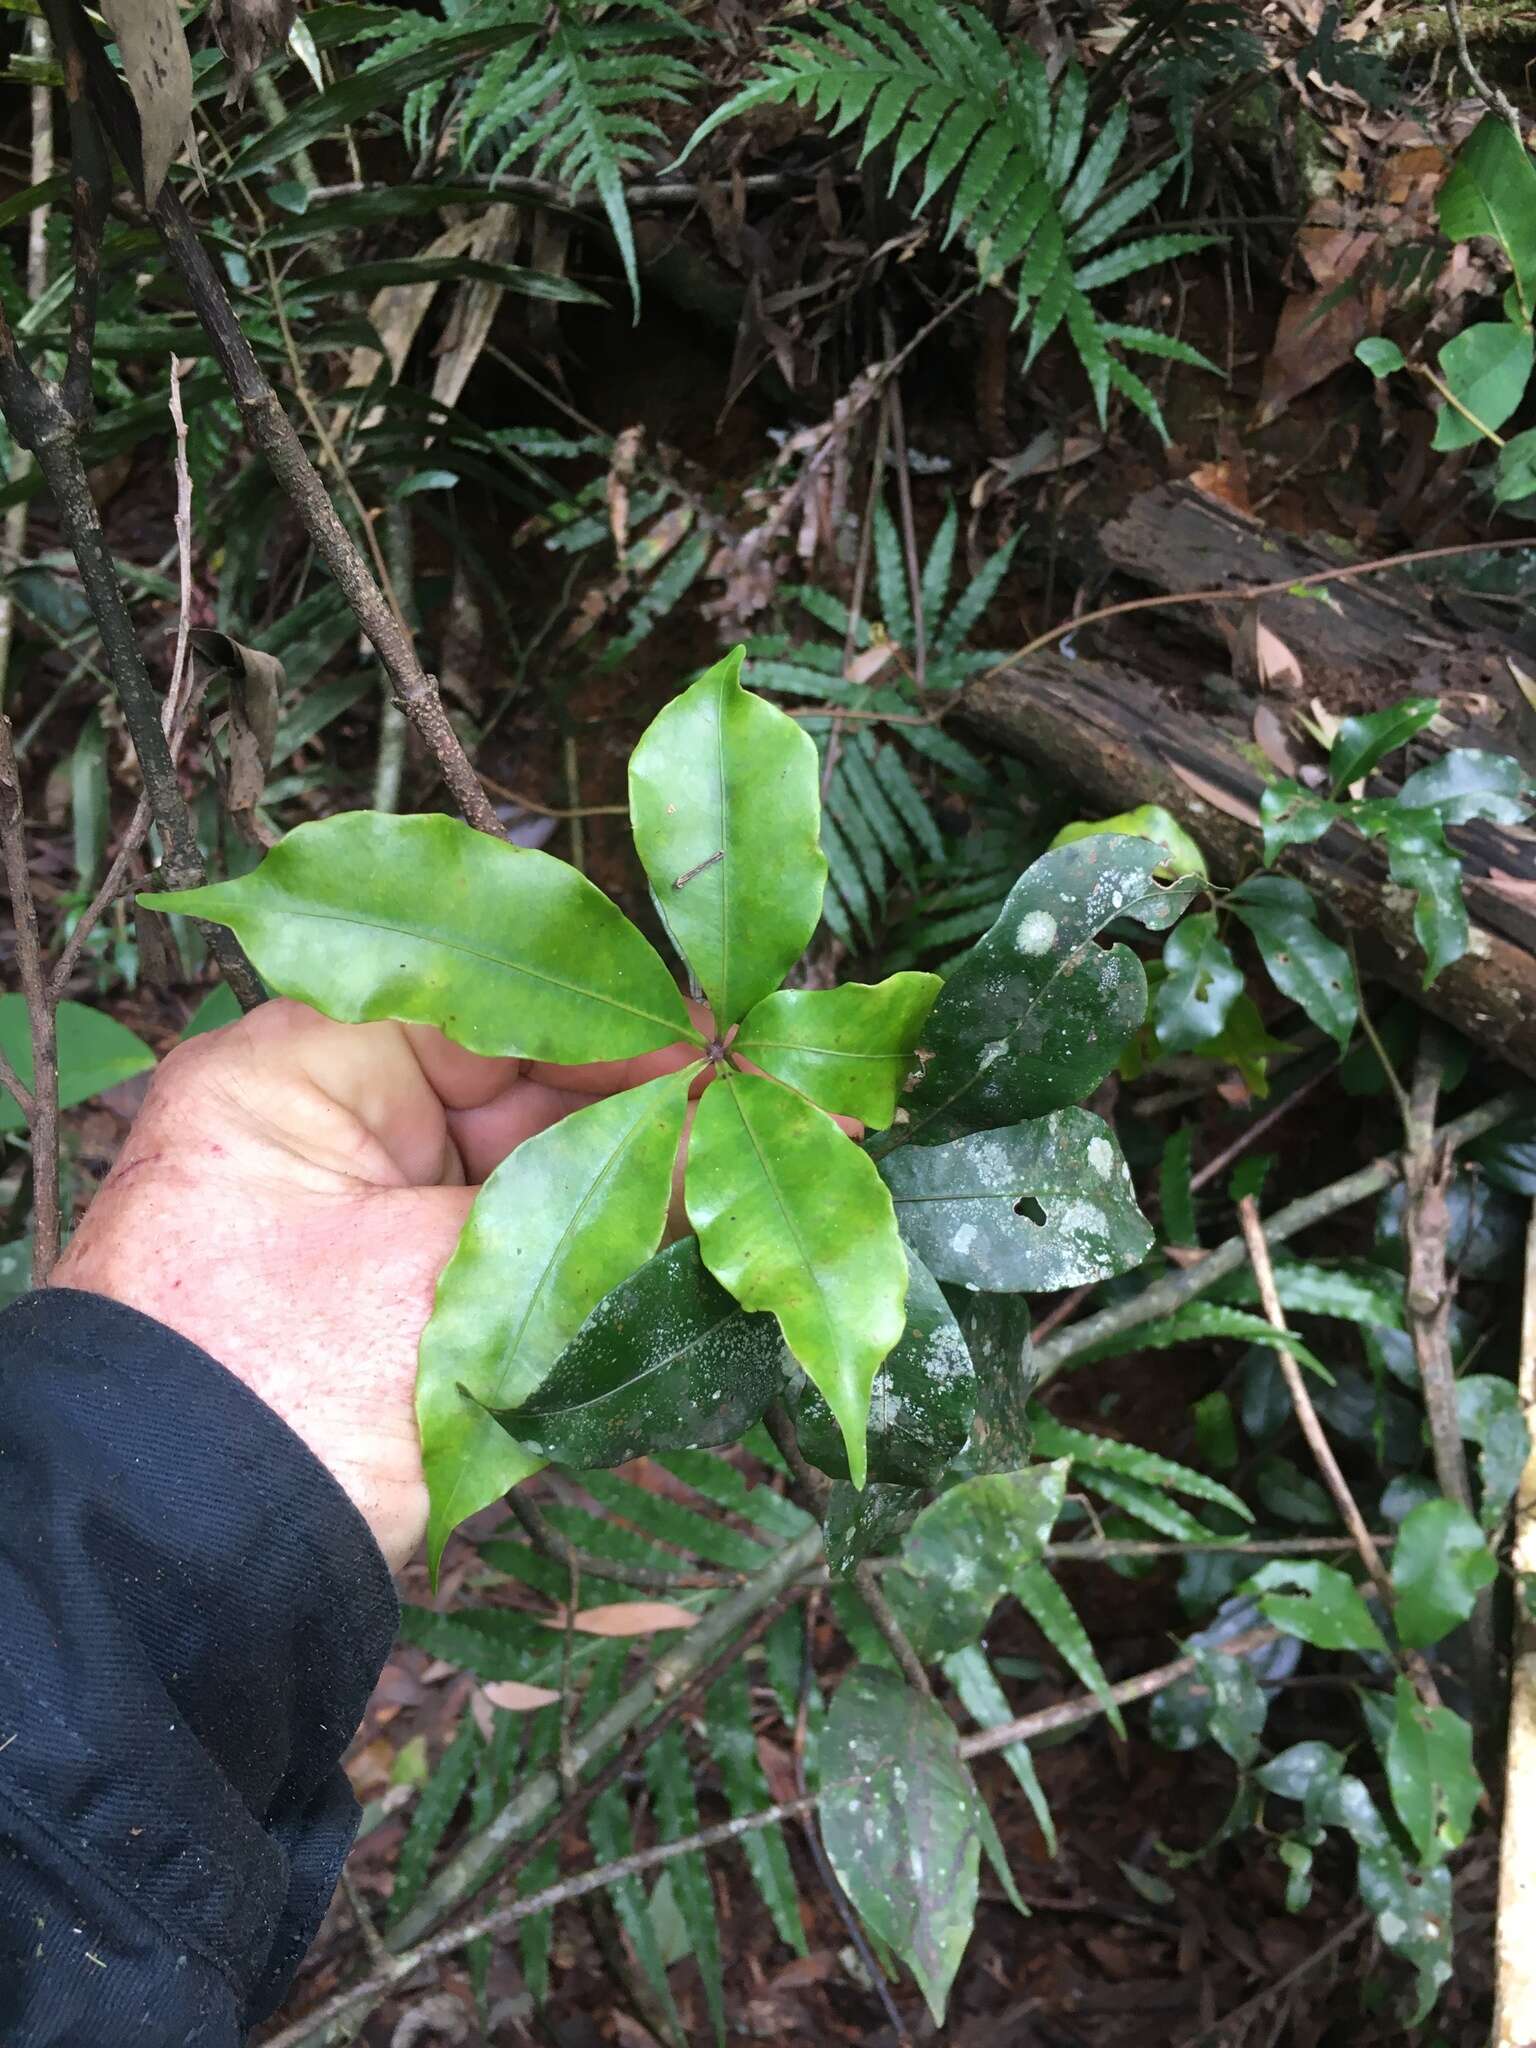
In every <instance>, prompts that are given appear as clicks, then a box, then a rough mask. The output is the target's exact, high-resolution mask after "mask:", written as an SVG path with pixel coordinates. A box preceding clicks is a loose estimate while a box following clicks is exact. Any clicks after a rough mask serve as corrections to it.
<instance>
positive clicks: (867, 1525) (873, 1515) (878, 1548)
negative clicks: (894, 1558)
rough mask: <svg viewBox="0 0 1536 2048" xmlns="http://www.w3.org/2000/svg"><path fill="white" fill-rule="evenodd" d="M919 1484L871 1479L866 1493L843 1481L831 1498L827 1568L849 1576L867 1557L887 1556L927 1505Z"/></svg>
mask: <svg viewBox="0 0 1536 2048" xmlns="http://www.w3.org/2000/svg"><path fill="white" fill-rule="evenodd" d="M923 1493H924V1489H923V1488H922V1487H919V1486H882V1485H881V1484H880V1483H879V1481H878V1480H871V1481H870V1483H869V1484H868V1485H867V1486H866V1487H865V1488H864V1489H863V1490H862V1492H861V1491H860V1490H859V1489H858V1488H856V1487H853V1486H850V1485H849V1484H848V1482H847V1481H846V1480H839V1481H838V1482H837V1483H836V1484H835V1485H834V1486H833V1488H832V1492H831V1494H830V1496H829V1497H828V1500H827V1523H826V1534H827V1569H828V1570H829V1571H830V1572H831V1573H832V1574H833V1575H834V1577H837V1578H847V1577H848V1576H849V1575H850V1574H851V1573H852V1571H853V1568H854V1566H855V1565H856V1564H862V1563H863V1561H864V1559H865V1558H866V1557H885V1556H887V1555H888V1554H889V1553H890V1552H891V1551H893V1550H894V1549H895V1548H896V1545H897V1543H898V1542H899V1541H900V1539H901V1537H902V1536H903V1535H905V1533H906V1531H907V1530H908V1529H909V1528H910V1527H911V1526H912V1518H913V1516H914V1515H915V1514H916V1513H917V1511H918V1509H919V1508H920V1507H921V1506H922V1504H923Z"/></svg>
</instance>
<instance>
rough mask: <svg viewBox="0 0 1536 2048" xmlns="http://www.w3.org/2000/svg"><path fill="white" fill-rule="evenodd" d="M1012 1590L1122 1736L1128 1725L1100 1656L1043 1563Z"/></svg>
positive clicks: (1117, 1732) (1037, 1565) (1035, 1566)
mask: <svg viewBox="0 0 1536 2048" xmlns="http://www.w3.org/2000/svg"><path fill="white" fill-rule="evenodd" d="M1013 1590H1014V1594H1015V1597H1016V1598H1017V1600H1018V1602H1019V1604H1020V1606H1021V1607H1022V1608H1023V1609H1024V1611H1025V1612H1026V1614H1029V1615H1030V1616H1032V1617H1033V1620H1034V1623H1035V1626H1036V1627H1037V1628H1038V1629H1039V1631H1040V1633H1041V1634H1042V1635H1043V1636H1044V1637H1045V1639H1046V1641H1047V1642H1048V1643H1050V1644H1051V1645H1052V1647H1053V1648H1054V1649H1056V1650H1057V1651H1058V1652H1059V1654H1060V1655H1061V1657H1062V1658H1063V1659H1064V1660H1065V1662H1066V1664H1067V1666H1068V1668H1069V1669H1070V1670H1071V1671H1072V1672H1073V1674H1074V1675H1075V1676H1076V1677H1077V1678H1078V1679H1079V1680H1080V1681H1081V1682H1082V1683H1083V1684H1084V1685H1085V1686H1086V1687H1087V1688H1088V1690H1089V1692H1091V1693H1093V1694H1094V1696H1095V1697H1096V1698H1097V1699H1098V1701H1099V1704H1100V1705H1101V1706H1102V1707H1103V1709H1104V1713H1105V1717H1106V1719H1107V1720H1108V1722H1109V1725H1110V1727H1111V1728H1113V1729H1114V1731H1115V1733H1116V1734H1117V1735H1120V1736H1123V1735H1124V1734H1125V1722H1124V1719H1123V1718H1122V1716H1121V1713H1120V1709H1119V1707H1118V1706H1116V1704H1115V1701H1114V1696H1113V1694H1112V1693H1111V1692H1110V1689H1109V1680H1108V1679H1107V1678H1106V1677H1105V1676H1104V1667H1103V1665H1102V1664H1100V1662H1099V1659H1098V1653H1097V1652H1096V1651H1095V1649H1094V1647H1093V1644H1092V1643H1091V1642H1090V1641H1089V1638H1088V1631H1087V1629H1085V1628H1084V1627H1083V1624H1082V1623H1081V1622H1080V1621H1079V1620H1078V1618H1077V1612H1076V1610H1075V1609H1074V1607H1073V1605H1072V1603H1071V1601H1070V1600H1069V1599H1068V1598H1067V1596H1066V1594H1065V1593H1063V1592H1062V1590H1061V1588H1060V1586H1058V1585H1057V1583H1056V1581H1055V1580H1054V1579H1053V1578H1052V1577H1051V1574H1050V1572H1049V1571H1048V1570H1047V1568H1046V1567H1045V1566H1044V1565H1043V1564H1032V1565H1030V1566H1029V1568H1028V1570H1026V1571H1023V1572H1021V1573H1020V1574H1019V1576H1018V1578H1017V1579H1016V1580H1015V1581H1014V1587H1013Z"/></svg>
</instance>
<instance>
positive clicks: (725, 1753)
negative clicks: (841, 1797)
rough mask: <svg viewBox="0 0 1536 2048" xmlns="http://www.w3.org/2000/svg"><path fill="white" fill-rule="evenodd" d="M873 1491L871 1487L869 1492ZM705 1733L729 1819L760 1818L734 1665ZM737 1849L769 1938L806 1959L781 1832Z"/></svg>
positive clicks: (744, 1700) (757, 1779)
mask: <svg viewBox="0 0 1536 2048" xmlns="http://www.w3.org/2000/svg"><path fill="white" fill-rule="evenodd" d="M874 1491H875V1489H874V1488H873V1487H871V1488H870V1489H869V1492H871V1493H873V1492H874ZM866 1497H867V1496H866ZM704 1730H705V1735H706V1737H707V1739H708V1742H709V1748H710V1753H711V1755H712V1756H713V1757H714V1759H715V1763H716V1765H717V1767H718V1769H719V1772H720V1787H721V1790H722V1791H723V1792H724V1794H725V1798H726V1804H727V1805H728V1806H729V1807H730V1810H731V1817H732V1819H734V1820H745V1819H746V1817H747V1816H748V1814H755V1813H761V1812H762V1810H763V1808H764V1807H765V1806H769V1805H771V1804H772V1803H773V1794H772V1793H771V1791H770V1790H769V1787H768V1780H767V1778H766V1777H765V1775H764V1773H763V1766H762V1763H761V1762H760V1760H759V1758H758V1754H757V1730H756V1726H755V1724H754V1720H753V1706H752V1695H751V1693H750V1691H749V1690H748V1687H747V1675H746V1671H745V1669H744V1668H743V1665H742V1663H741V1661H740V1660H739V1659H733V1660H732V1661H731V1662H730V1663H728V1664H727V1666H726V1668H725V1670H724V1671H723V1672H722V1673H721V1674H720V1676H719V1678H717V1679H716V1680H715V1683H714V1684H713V1685H712V1686H711V1687H710V1689H709V1694H708V1697H707V1699H706V1702H705V1712H704ZM741 1849H742V1854H743V1855H744V1856H745V1857H746V1859H747V1868H748V1869H749V1870H750V1871H751V1873H752V1876H753V1878H754V1880H755V1882H756V1884H757V1889H758V1891H759V1892H760V1893H761V1894H762V1899H763V1903H764V1905H765V1906H766V1907H767V1908H768V1911H769V1913H770V1914H771V1915H772V1918H773V1927H774V1932H775V1933H776V1934H777V1935H778V1937H779V1939H780V1941H782V1942H783V1944H784V1946H785V1947H786V1948H789V1949H793V1950H794V1952H795V1954H796V1955H799V1956H803V1955H805V1954H806V1953H807V1952H808V1951H807V1945H806V1939H805V1929H804V1928H803V1927H802V1925H801V1924H800V1901H799V1896H798V1894H797V1892H796V1889H795V1873H794V1870H793V1869H792V1867H791V1865H790V1861H789V1850H788V1849H787V1848H786V1846H785V1842H784V1835H783V1831H782V1830H781V1829H779V1828H776V1827H773V1828H754V1829H751V1830H749V1832H748V1833H746V1834H744V1835H743V1836H742V1838H741Z"/></svg>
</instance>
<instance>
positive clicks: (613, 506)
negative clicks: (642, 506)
mask: <svg viewBox="0 0 1536 2048" xmlns="http://www.w3.org/2000/svg"><path fill="white" fill-rule="evenodd" d="M644 439H645V429H644V427H626V428H625V429H624V431H623V433H621V434H620V435H619V436H618V438H617V439H616V440H615V442H614V444H613V459H612V461H611V462H610V463H609V465H608V483H607V491H606V495H607V499H608V530H609V532H610V533H612V535H613V552H614V553H615V554H616V555H617V556H618V558H619V561H620V563H621V564H622V563H623V560H624V556H625V554H626V553H627V551H628V548H629V486H630V483H631V481H632V479H633V477H634V474H635V464H636V462H637V461H638V460H639V456H640V444H641V443H642V442H643V441H644Z"/></svg>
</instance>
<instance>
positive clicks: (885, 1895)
mask: <svg viewBox="0 0 1536 2048" xmlns="http://www.w3.org/2000/svg"><path fill="white" fill-rule="evenodd" d="M820 1765H821V1775H822V1780H823V1783H824V1784H825V1786H826V1790H825V1791H824V1792H823V1793H822V1795H821V1802H820V1815H821V1828H822V1837H823V1840H824V1841H825V1844H826V1850H827V1856H828V1858H829V1860H830V1862H831V1864H832V1868H833V1869H834V1870H835V1871H836V1873H837V1878H838V1882H839V1883H840V1884H841V1885H842V1887H843V1889H844V1891H845V1892H846V1893H847V1894H848V1897H849V1899H850V1900H851V1901H852V1903H853V1905H854V1907H855V1909H856V1910H857V1912H858V1914H859V1916H860V1918H861V1919H862V1920H864V1921H865V1922H867V1924H868V1925H869V1927H870V1928H871V1930H872V1931H873V1932H874V1933H875V1934H876V1935H877V1936H878V1937H879V1939H880V1940H881V1941H883V1942H884V1943H886V1944H887V1945H888V1946H889V1947H890V1948H892V1949H893V1950H894V1951H895V1952H896V1954H897V1955H898V1956H899V1957H900V1958H901V1960H902V1961H903V1962H904V1963H906V1964H907V1966H908V1967H909V1968H910V1969H911V1971H912V1974H913V1975H914V1976H915V1977H916V1978H917V1981H918V1983H919V1984H920V1985H921V1986H922V1990H923V1995H924V1997H925V1998H926V1999H927V2001H928V2007H929V2010H930V2011H931V2012H932V2014H933V2017H934V2020H935V2022H936V2023H937V2024H939V2025H942V2024H943V2020H944V2009H945V2006H946V2004H947V2002H948V1999H949V1988H950V1985H951V1984H952V1983H953V1982H954V1979H955V1972H956V1971H957V1970H958V1969H959V1967H960V1959H961V1957H962V1956H963V1955H964V1953H965V1945H966V1943H967V1942H968V1941H969V1939H970V1934H971V1924H972V1921H973V1920H974V1918H975V1914H976V1890H977V1878H976V1873H977V1865H978V1861H979V1854H980V1821H979V1814H980V1810H981V1802H980V1799H979V1797H978V1795H977V1792H976V1787H975V1786H974V1785H973V1784H972V1782H971V1775H970V1773H969V1771H967V1769H966V1768H965V1765H964V1764H963V1763H962V1762H961V1760H960V1752H959V1744H958V1738H957V1736H956V1734H955V1727H954V1723H953V1722H952V1721H951V1720H950V1719H949V1716H948V1715H947V1714H946V1713H945V1712H944V1711H943V1709H942V1708H941V1707H939V1706H937V1705H936V1704H935V1702H934V1701H932V1700H928V1699H924V1698H923V1697H922V1696H921V1695H920V1694H918V1693H916V1692H914V1691H912V1689H911V1688H910V1687H909V1686H908V1685H907V1684H906V1683H905V1682H904V1680H902V1679H901V1678H900V1677H898V1676H896V1675H895V1674H894V1673H891V1672H886V1671H875V1670H870V1669H869V1668H868V1667H866V1666H860V1667H859V1668H857V1669H855V1670H854V1671H853V1672H851V1673H850V1674H849V1676H848V1677H847V1678H845V1679H844V1680H843V1682H842V1684H841V1685H840V1686H839V1687H838V1689H837V1693H836V1695H835V1697H834V1699H833V1701H832V1709H831V1712H830V1713H829V1715H828V1717H827V1725H826V1729H825V1732H824V1733H823V1735H822V1738H821V1744H820ZM847 1779H855V1780H859V1781H861V1782H856V1783H853V1784H844V1783H843V1782H842V1781H843V1780H847Z"/></svg>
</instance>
